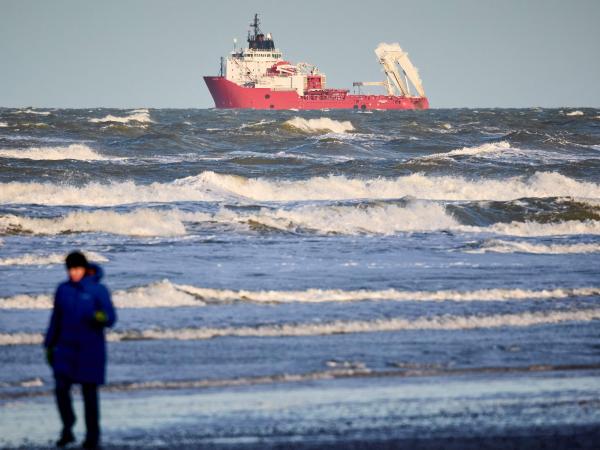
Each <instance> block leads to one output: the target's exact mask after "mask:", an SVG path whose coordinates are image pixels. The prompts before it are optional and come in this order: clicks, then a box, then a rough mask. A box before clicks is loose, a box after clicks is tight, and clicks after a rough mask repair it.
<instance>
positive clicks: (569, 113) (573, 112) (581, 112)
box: [566, 110, 583, 116]
mask: <svg viewBox="0 0 600 450" xmlns="http://www.w3.org/2000/svg"><path fill="white" fill-rule="evenodd" d="M566 115H567V116H583V111H579V110H577V111H570V112H568V113H567V114H566Z"/></svg>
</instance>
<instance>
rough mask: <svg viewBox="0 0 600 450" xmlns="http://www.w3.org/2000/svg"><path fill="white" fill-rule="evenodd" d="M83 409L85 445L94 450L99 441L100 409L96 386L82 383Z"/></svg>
mask: <svg viewBox="0 0 600 450" xmlns="http://www.w3.org/2000/svg"><path fill="white" fill-rule="evenodd" d="M81 390H82V392H83V403H84V407H85V426H86V430H87V434H86V437H85V445H86V446H87V447H88V448H94V447H95V446H97V445H98V441H99V439H100V408H99V404H98V385H97V384H93V383H84V384H82V385H81Z"/></svg>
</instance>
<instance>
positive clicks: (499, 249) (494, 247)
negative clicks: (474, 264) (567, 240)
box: [467, 239, 600, 255]
mask: <svg viewBox="0 0 600 450" xmlns="http://www.w3.org/2000/svg"><path fill="white" fill-rule="evenodd" d="M487 252H492V253H536V254H549V255H562V254H569V253H597V252H600V244H533V243H531V242H522V241H502V240H497V239H491V240H489V241H487V242H485V243H484V244H483V245H482V246H481V247H480V248H477V249H471V250H467V253H487Z"/></svg>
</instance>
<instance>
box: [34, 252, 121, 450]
mask: <svg viewBox="0 0 600 450" xmlns="http://www.w3.org/2000/svg"><path fill="white" fill-rule="evenodd" d="M66 265H67V272H68V275H69V279H68V280H67V281H65V282H63V283H61V284H60V285H59V286H58V288H57V289H56V294H55V296H54V309H53V310H52V316H51V318H50V324H49V326H48V330H47V332H46V337H45V339H44V347H45V349H46V357H47V360H48V363H49V364H50V366H51V367H52V370H53V372H54V379H55V394H56V404H57V407H58V411H59V414H60V418H61V421H62V424H63V429H62V433H61V435H60V438H59V440H58V441H57V442H56V446H57V447H65V446H67V445H68V444H70V443H72V442H75V436H74V435H73V430H72V428H73V425H74V424H75V420H76V417H75V413H74V412H73V404H72V401H71V386H72V385H73V384H81V388H82V393H83V401H84V409H85V424H86V430H87V434H86V438H85V441H84V442H83V448H85V449H96V448H98V445H99V442H100V423H99V422H100V408H99V403H98V385H101V384H104V378H105V366H106V342H105V338H104V329H105V328H106V327H112V326H113V325H114V323H115V322H116V320H117V316H116V313H115V309H114V307H113V304H112V301H111V298H110V292H109V291H108V289H107V288H106V286H104V285H103V284H101V283H100V279H101V278H102V275H103V272H102V268H101V267H100V266H98V265H96V264H90V263H88V261H87V259H86V258H85V256H84V255H83V254H82V253H80V252H72V253H70V254H69V255H68V256H67V259H66Z"/></svg>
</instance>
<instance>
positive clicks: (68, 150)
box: [0, 144, 120, 161]
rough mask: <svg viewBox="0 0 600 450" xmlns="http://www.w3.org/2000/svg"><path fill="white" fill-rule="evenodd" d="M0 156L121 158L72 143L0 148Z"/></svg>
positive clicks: (40, 158)
mask: <svg viewBox="0 0 600 450" xmlns="http://www.w3.org/2000/svg"><path fill="white" fill-rule="evenodd" d="M0 158H17V159H34V160H47V161H58V160H64V159H72V160H78V161H107V160H114V159H120V158H109V157H106V156H102V155H100V154H99V153H97V152H95V151H94V150H92V149H91V148H90V147H88V146H87V145H84V144H71V145H69V146H68V147H29V148H23V149H0Z"/></svg>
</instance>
